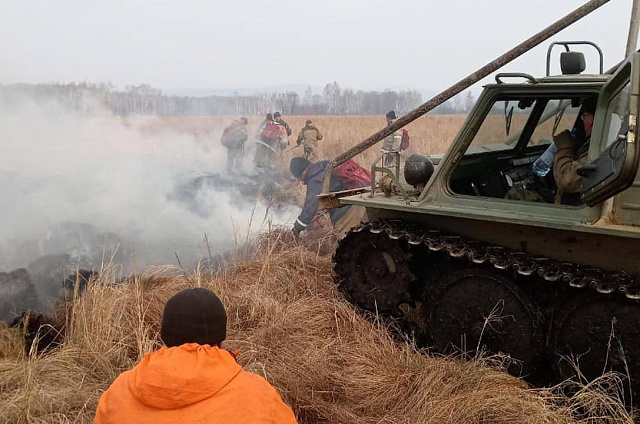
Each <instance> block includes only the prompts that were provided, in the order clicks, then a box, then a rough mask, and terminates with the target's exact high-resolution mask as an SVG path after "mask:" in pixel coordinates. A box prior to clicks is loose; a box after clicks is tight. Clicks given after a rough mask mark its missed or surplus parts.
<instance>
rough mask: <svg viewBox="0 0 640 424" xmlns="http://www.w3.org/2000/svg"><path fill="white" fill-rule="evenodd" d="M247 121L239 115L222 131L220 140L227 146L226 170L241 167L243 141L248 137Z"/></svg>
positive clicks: (230, 170) (234, 169)
mask: <svg viewBox="0 0 640 424" xmlns="http://www.w3.org/2000/svg"><path fill="white" fill-rule="evenodd" d="M248 124H249V121H248V120H247V118H246V117H244V116H243V117H241V118H240V119H239V120H237V121H233V122H232V123H231V124H230V125H228V126H227V127H226V128H225V129H224V132H223V133H222V137H221V140H220V141H221V142H222V145H223V146H224V147H226V148H227V172H229V173H233V172H235V171H239V170H241V169H242V162H243V160H244V143H245V141H247V139H248V138H249V130H248Z"/></svg>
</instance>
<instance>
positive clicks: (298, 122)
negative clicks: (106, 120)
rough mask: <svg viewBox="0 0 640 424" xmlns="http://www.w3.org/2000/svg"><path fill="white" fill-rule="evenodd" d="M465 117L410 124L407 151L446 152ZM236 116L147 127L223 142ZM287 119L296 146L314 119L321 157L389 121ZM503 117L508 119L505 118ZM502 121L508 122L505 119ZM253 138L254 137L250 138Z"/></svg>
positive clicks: (253, 122)
mask: <svg viewBox="0 0 640 424" xmlns="http://www.w3.org/2000/svg"><path fill="white" fill-rule="evenodd" d="M465 118H466V117H465V116H462V115H451V116H446V115H427V116H423V117H422V118H420V119H418V120H416V121H414V122H412V123H411V124H410V125H408V126H407V130H408V131H409V133H410V134H411V146H410V148H409V149H408V151H407V153H408V154H410V153H414V152H417V153H422V154H434V153H443V152H444V151H446V149H447V148H448V147H449V144H450V143H451V141H452V140H453V138H454V137H455V135H456V134H457V132H458V130H459V129H460V127H461V126H462V123H463V122H464V120H465ZM233 119H236V118H235V117H232V116H206V117H199V116H194V117H163V118H161V119H160V120H159V121H153V123H152V124H151V125H150V126H148V127H146V128H147V130H148V131H149V132H150V133H153V131H158V130H160V129H171V130H174V131H178V132H186V133H190V134H194V135H195V136H196V137H197V138H198V139H199V140H200V141H201V142H203V143H219V142H220V141H219V140H220V135H221V134H222V130H223V129H224V126H225V125H227V124H228V123H229V122H231V121H232V120H233ZM262 119H263V118H262V117H259V116H251V117H249V134H250V137H251V136H253V134H255V129H256V128H257V125H258V123H259V122H260V121H261V120H262ZM284 119H285V120H286V121H287V123H288V124H289V126H290V127H291V129H292V130H293V135H292V136H291V143H292V146H294V145H295V141H296V138H297V136H298V132H299V131H300V129H301V128H302V127H303V126H304V122H305V121H306V120H307V119H312V120H313V122H314V125H316V126H317V127H318V128H319V129H320V131H321V132H322V134H323V135H324V136H325V138H324V140H322V141H321V142H320V143H319V146H320V147H319V150H320V158H321V159H333V158H334V157H336V156H337V155H338V154H339V153H342V152H343V151H345V150H346V149H348V148H350V147H352V146H354V145H356V144H357V143H359V142H361V141H362V140H364V139H365V138H367V137H369V136H370V135H372V134H374V133H375V132H377V131H379V130H381V129H382V128H384V126H385V125H386V122H385V118H384V117H383V116H310V117H307V116H285V117H284ZM502 120H503V121H504V118H502ZM500 124H501V125H502V126H504V122H502V123H500ZM251 141H252V138H250V140H249V142H251ZM379 150H380V148H379V146H378V147H373V148H371V149H369V150H368V151H367V152H365V153H364V154H363V155H361V156H360V157H359V158H358V159H359V160H361V161H362V163H366V164H370V163H371V162H372V161H373V160H374V159H375V157H376V155H377V153H378V152H379ZM301 154H302V151H301V149H293V150H289V151H287V152H286V154H285V159H286V160H288V159H289V158H290V157H291V156H296V155H301Z"/></svg>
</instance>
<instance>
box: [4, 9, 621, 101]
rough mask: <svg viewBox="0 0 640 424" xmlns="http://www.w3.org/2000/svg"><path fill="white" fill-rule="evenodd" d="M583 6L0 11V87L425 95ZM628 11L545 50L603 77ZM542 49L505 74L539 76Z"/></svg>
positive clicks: (589, 22) (596, 20)
mask: <svg viewBox="0 0 640 424" xmlns="http://www.w3.org/2000/svg"><path fill="white" fill-rule="evenodd" d="M585 1H586V0H482V1H480V0H403V1H394V0H366V1H365V0H357V1H356V0H321V1H316V0H313V1H308V0H277V1H273V2H270V3H269V2H266V1H261V0H229V1H225V2H222V1H196V0H170V1H169V0H167V1H162V0H154V1H151V0H148V1H136V0H91V1H88V0H56V1H47V0H15V1H14V0H0V83H13V82H51V81H60V82H71V81H83V80H88V81H94V82H98V81H111V82H112V83H113V84H115V85H116V86H118V87H124V86H125V85H128V84H140V83H149V84H151V85H153V86H156V87H159V88H162V89H164V90H170V91H175V90H183V89H208V88H255V87H270V86H276V85H281V84H310V85H313V86H323V85H324V84H325V83H327V82H330V81H334V80H336V81H338V82H339V83H340V85H341V86H343V87H353V88H364V89H384V88H394V89H397V88H416V89H420V90H423V91H434V92H435V91H439V90H441V89H444V88H446V87H447V86H448V85H450V84H451V83H454V82H456V81H457V80H459V79H460V78H462V77H464V76H466V75H467V74H469V73H470V72H471V71H473V70H475V69H476V68H478V67H480V66H482V65H484V64H485V63H486V62H488V61H489V60H491V59H493V58H495V57H496V56H498V55H500V54H502V53H503V52H504V51H505V50H507V49H508V48H511V47H513V46H515V45H516V44H518V43H519V42H521V41H522V40H524V39H525V38H527V37H529V36H531V35H533V34H534V33H536V32H537V31H539V30H540V29H542V28H544V27H546V26H547V25H549V24H550V23H552V22H553V21H555V20H557V19H558V18H560V17H562V16H564V15H565V14H567V13H568V12H570V11H571V10H573V9H574V8H576V7H578V6H579V5H581V4H583V3H584V2H585ZM630 9H631V0H611V2H610V3H609V4H607V5H605V6H603V7H602V8H601V9H600V10H598V11H596V12H594V13H593V14H592V15H590V16H589V17H587V18H585V19H584V20H582V21H580V22H578V23H577V24H575V25H574V26H572V27H571V28H569V29H568V30H565V31H563V32H562V33H560V34H559V35H557V36H556V37H554V40H561V39H562V40H565V39H590V40H593V41H595V42H596V43H598V44H600V46H601V47H602V49H603V50H604V53H605V65H606V66H610V65H612V64H614V63H616V62H617V61H619V60H620V59H622V56H623V53H624V48H625V43H626V38H627V33H628V27H629V13H630ZM547 45H548V43H545V46H544V47H539V48H537V49H536V50H534V51H532V52H530V53H528V54H527V55H525V56H524V57H523V58H521V59H519V60H518V61H517V62H514V63H513V64H512V65H510V66H508V67H507V68H505V70H511V71H524V72H530V73H533V74H534V75H541V74H542V73H543V72H544V64H545V55H546V46H547ZM588 58H591V56H589V57H588ZM592 65H593V66H595V63H592Z"/></svg>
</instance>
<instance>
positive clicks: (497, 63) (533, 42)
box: [322, 0, 610, 195]
mask: <svg viewBox="0 0 640 424" xmlns="http://www.w3.org/2000/svg"><path fill="white" fill-rule="evenodd" d="M609 1H610V0H591V1H589V2H588V3H586V4H584V5H583V6H581V7H579V8H577V9H576V10H574V11H573V12H571V13H569V14H568V15H566V16H565V17H563V18H562V19H560V20H558V21H557V22H555V23H554V24H552V25H550V26H549V27H547V28H545V29H543V30H542V31H540V32H539V33H537V34H536V35H534V36H533V37H531V38H529V39H527V40H525V41H524V42H522V43H520V44H519V45H517V46H516V47H514V48H513V49H511V50H509V51H508V52H506V53H505V54H503V55H502V56H500V57H498V58H497V59H495V60H492V61H491V62H489V63H488V64H486V65H485V66H483V67H482V68H480V69H478V70H477V71H475V72H473V73H472V74H470V75H469V76H467V77H466V78H464V79H462V80H460V81H459V82H457V83H456V84H454V85H452V86H451V87H449V88H447V89H446V90H444V91H443V92H441V93H440V94H438V95H436V96H435V97H433V98H431V99H430V100H428V101H427V102H426V103H423V104H422V105H420V106H418V107H417V108H416V109H414V110H412V111H411V112H409V113H407V114H406V115H404V116H402V117H400V118H399V119H398V120H396V121H395V122H393V123H392V124H391V125H389V126H387V127H385V128H384V129H382V130H380V131H378V132H377V133H375V134H373V135H372V136H371V137H369V138H367V139H366V140H364V141H362V142H361V143H359V144H357V145H355V146H353V147H352V148H350V149H349V150H347V151H346V152H344V153H342V154H341V155H339V156H338V157H336V158H335V159H334V160H333V161H331V163H330V164H329V166H327V169H326V171H325V173H324V182H323V185H322V192H323V193H322V195H328V194H329V191H330V189H329V186H330V178H331V173H332V172H333V170H334V168H335V167H336V166H339V165H340V164H342V163H344V162H346V161H347V160H349V159H351V158H353V157H354V156H356V155H358V154H360V153H362V152H364V151H365V150H367V149H368V148H370V147H371V146H373V145H375V144H376V143H378V142H380V140H382V139H383V138H385V137H386V136H388V135H389V134H391V133H393V132H395V131H397V130H398V129H400V128H402V127H404V126H405V125H407V124H409V123H410V122H413V121H415V120H416V119H417V118H419V117H421V116H422V115H424V114H426V113H427V112H429V111H430V110H432V109H433V108H435V107H437V106H439V105H440V104H442V103H444V102H446V101H447V100H449V99H450V98H452V97H453V96H455V95H456V94H458V93H460V92H462V91H463V90H465V89H467V88H468V87H470V86H471V85H473V84H475V83H476V82H478V81H480V80H481V79H483V78H484V77H486V76H487V75H489V74H491V73H492V72H495V71H496V70H498V69H500V68H501V67H503V66H504V65H506V64H507V63H509V62H511V61H513V60H514V59H516V58H517V57H519V56H521V55H522V54H524V53H526V52H527V51H529V50H531V49H532V48H533V47H535V46H537V45H538V44H540V43H542V42H543V41H545V40H547V39H548V38H549V37H552V36H553V35H555V34H557V33H558V32H560V31H562V30H563V29H565V28H566V27H568V26H569V25H571V24H573V23H575V22H576V21H578V20H580V19H582V18H583V17H585V16H587V15H588V14H590V13H591V12H593V11H594V10H596V9H598V8H600V7H601V6H603V5H605V4H606V3H608V2H609Z"/></svg>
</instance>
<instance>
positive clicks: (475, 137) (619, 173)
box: [341, 42, 640, 238]
mask: <svg viewBox="0 0 640 424" xmlns="http://www.w3.org/2000/svg"><path fill="white" fill-rule="evenodd" d="M574 44H585V42H560V43H553V44H552V45H551V46H550V47H549V52H548V55H547V56H548V57H547V75H546V76H545V77H543V78H534V77H533V76H531V75H528V74H521V73H517V74H515V73H508V74H505V73H503V74H497V75H496V77H495V81H496V82H495V83H494V84H489V85H487V86H485V87H484V90H483V92H482V94H481V95H480V97H479V98H478V101H477V103H476V105H475V107H474V109H473V110H472V112H471V113H470V114H469V116H468V117H467V119H466V121H465V123H464V125H463V126H462V129H461V130H460V132H459V133H458V135H457V136H456V138H455V139H454V141H453V143H452V144H451V146H450V148H449V150H448V152H447V153H446V154H445V155H444V156H443V157H442V158H437V157H434V158H433V161H434V162H435V164H436V169H435V172H434V174H433V176H431V178H429V180H428V181H423V182H421V183H420V184H416V185H414V186H409V185H408V184H407V183H406V181H404V179H403V178H402V175H401V172H400V166H399V163H400V162H399V160H398V162H397V163H398V165H397V167H396V169H395V170H394V169H384V167H381V166H378V165H377V164H374V166H373V167H372V174H373V176H374V180H375V181H376V182H377V183H378V184H377V186H376V185H375V184H374V186H373V187H372V190H371V192H369V193H364V194H360V195H357V196H350V197H346V198H343V199H341V203H342V204H361V205H364V206H366V207H368V208H381V209H385V210H386V209H393V210H398V211H402V210H404V211H416V210H420V211H421V212H422V213H429V214H433V215H456V216H459V217H465V218H470V219H479V220H492V221H498V222H505V223H514V224H523V223H524V224H533V225H537V226H542V227H547V228H557V229H569V228H570V229H572V230H575V229H576V228H579V230H580V231H587V232H593V231H595V232H601V231H602V232H614V233H615V232H620V231H623V229H622V228H620V227H621V226H622V227H628V226H638V225H640V180H638V178H637V176H636V174H637V169H638V161H639V159H640V157H639V151H638V149H637V145H636V119H637V116H638V104H639V103H638V95H639V93H640V53H635V54H633V55H631V56H630V57H629V58H627V60H625V61H624V62H622V63H621V64H620V65H618V66H617V67H616V68H615V69H614V70H611V71H609V72H604V71H603V69H602V64H603V60H602V53H601V52H600V50H599V48H597V46H595V45H594V44H593V43H586V44H589V45H592V46H594V47H595V48H597V50H598V51H599V52H600V64H599V65H600V66H599V73H597V74H585V73H583V71H584V70H585V60H584V55H583V54H582V53H580V52H575V51H571V50H570V47H571V46H572V45H574ZM558 45H560V46H562V47H564V48H565V51H564V52H562V54H561V69H562V71H563V73H562V74H561V75H556V76H551V75H549V73H550V72H549V68H550V57H551V51H552V49H553V47H554V46H558ZM589 105H591V106H589ZM587 109H592V110H590V111H589V112H590V113H591V114H592V117H590V118H589V119H591V121H592V124H593V125H592V127H590V128H589V131H586V130H585V119H584V116H586V115H585V113H586V112H587ZM564 131H567V133H566V134H565V136H567V134H570V135H571V137H572V138H573V140H574V143H575V151H576V155H577V152H582V153H583V155H582V162H581V163H576V164H573V166H574V168H575V172H576V173H577V174H578V175H576V178H577V184H578V185H577V187H578V188H577V190H575V192H574V193H568V194H571V195H572V196H560V195H559V194H560V193H559V191H560V190H559V187H558V185H557V183H556V179H557V178H555V176H554V169H553V168H554V166H553V159H554V156H555V155H554V151H553V150H554V147H555V146H554V138H556V137H558V135H559V134H560V133H562V132H564ZM587 132H589V133H590V134H587ZM545 153H546V156H545V157H546V159H547V162H548V161H549V157H550V158H551V164H550V165H548V166H547V168H548V169H546V170H545V169H544V168H545V167H544V166H542V168H543V169H541V166H540V165H541V162H540V160H539V159H541V157H542V156H543V155H545ZM398 159H399V158H398ZM542 165H544V164H542ZM545 171H546V172H545ZM564 194H567V193H564ZM624 231H627V232H628V231H629V230H628V228H627V229H625V230H624ZM632 232H635V237H638V238H640V228H638V229H637V230H635V229H633V230H632Z"/></svg>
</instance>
